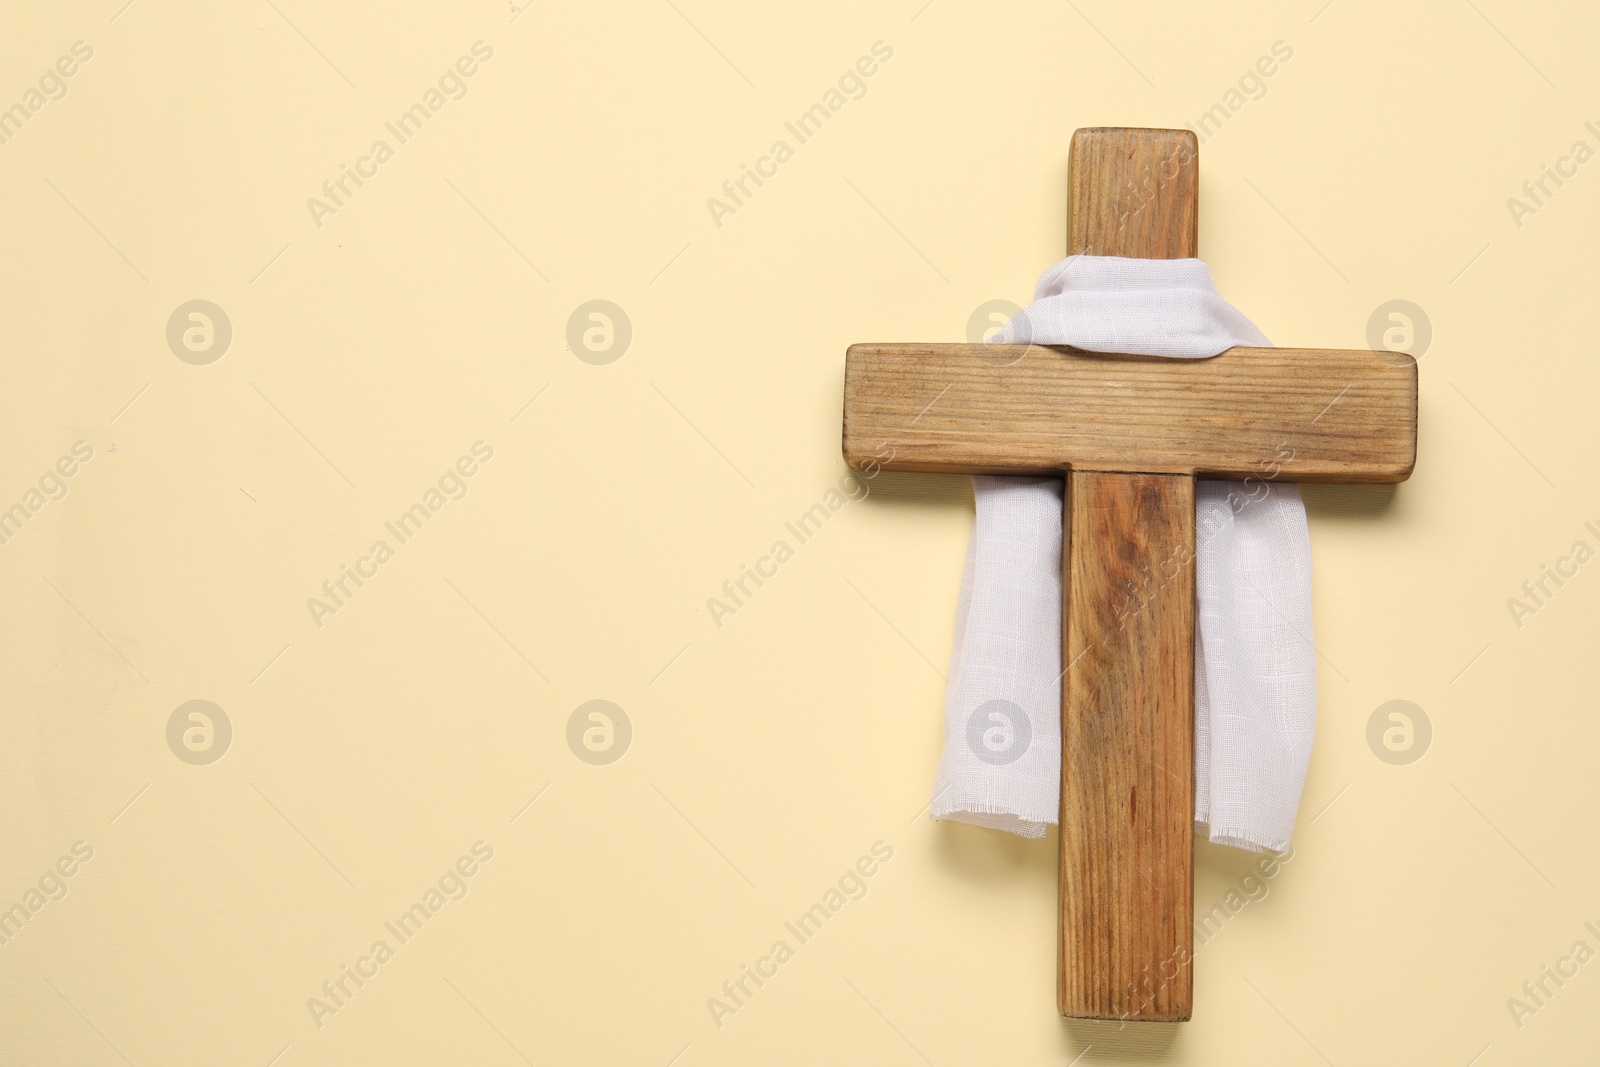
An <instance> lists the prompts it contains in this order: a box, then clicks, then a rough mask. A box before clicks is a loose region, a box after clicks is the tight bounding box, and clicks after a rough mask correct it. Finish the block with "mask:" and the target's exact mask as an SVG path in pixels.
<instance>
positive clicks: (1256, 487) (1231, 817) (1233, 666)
mask: <svg viewBox="0 0 1600 1067" xmlns="http://www.w3.org/2000/svg"><path fill="white" fill-rule="evenodd" d="M994 340H995V341H997V342H1005V343H1012V344H1018V343H1029V342H1031V343H1036V344H1047V345H1071V346H1073V347H1076V348H1081V349H1086V350H1089V351H1097V352H1125V353H1131V354H1138V355H1151V356H1169V357H1173V358H1180V359H1197V358H1205V357H1209V356H1215V355H1217V354H1218V353H1220V352H1223V351H1226V350H1227V349H1229V348H1232V347H1233V346H1235V345H1254V346H1265V345H1270V344H1271V342H1270V341H1268V340H1267V339H1266V337H1265V336H1263V335H1262V333H1261V331H1260V330H1258V329H1256V327H1255V326H1254V325H1253V324H1252V323H1251V322H1250V320H1249V319H1247V318H1245V317H1244V316H1243V315H1241V314H1240V313H1239V312H1238V310H1236V309H1235V308H1234V307H1233V306H1232V305H1230V304H1229V303H1228V302H1227V301H1225V300H1223V299H1222V297H1221V295H1220V294H1218V292H1217V289H1216V286H1215V284H1214V283H1213V282H1212V280H1211V272H1210V271H1209V270H1208V269H1207V268H1206V265H1205V263H1204V262H1202V261H1201V260H1198V259H1167V260H1160V259H1121V258H1116V257H1110V256H1069V257H1068V258H1066V259H1064V260H1062V261H1061V262H1060V263H1057V264H1056V265H1055V266H1053V267H1051V268H1050V269H1049V270H1048V271H1046V272H1045V274H1044V276H1043V277H1042V278H1040V279H1039V284H1038V287H1037V289H1036V291H1035V293H1034V301H1033V303H1032V304H1030V305H1029V306H1028V307H1027V308H1025V309H1024V310H1023V311H1022V312H1021V313H1020V314H1018V315H1017V316H1016V317H1015V318H1014V319H1012V321H1011V323H1010V324H1009V325H1008V326H1007V327H1006V329H1005V330H1003V331H1002V332H1001V333H1000V334H999V335H997V336H996V337H995V338H994ZM1052 358H1059V357H1052ZM1069 358H1070V357H1069ZM1292 448H1293V442H1292V441H1286V442H1284V443H1283V444H1282V446H1280V449H1279V451H1278V452H1277V453H1276V454H1274V455H1264V456H1262V457H1261V473H1260V475H1259V477H1256V478H1252V479H1249V480H1246V481H1234V482H1221V481H1202V482H1199V483H1198V485H1197V487H1196V493H1195V497H1196V503H1195V519H1196V523H1195V528H1196V537H1195V540H1196V588H1197V594H1198V601H1199V605H1198V618H1197V620H1196V623H1197V625H1196V632H1195V824H1196V829H1197V831H1198V832H1200V833H1204V834H1207V835H1208V836H1209V837H1210V839H1211V840H1212V841H1214V842H1217V843H1218V844H1225V845H1234V846H1236V847H1239V848H1245V849H1251V850H1258V849H1263V848H1269V849H1275V850H1280V851H1281V850H1283V849H1286V848H1288V846H1289V836H1290V832H1291V831H1292V829H1293V827H1294V821H1295V813H1296V811H1297V810H1298V808H1299V805H1300V793H1301V789H1302V787H1303V786H1304V784H1305V774H1306V766H1307V763H1308V762H1309V760H1310V757H1311V742H1312V736H1313V734H1314V732H1315V728H1316V654H1315V651H1314V650H1313V648H1312V644H1311V641H1312V633H1311V543H1310V539H1309V537H1308V536H1307V531H1306V514H1305V505H1304V504H1302V503H1301V500H1300V491H1299V489H1298V487H1296V486H1294V485H1291V484H1285V483H1281V482H1278V481H1275V480H1274V477H1275V475H1276V473H1277V468H1276V466H1275V463H1276V462H1278V461H1281V460H1282V459H1283V458H1286V457H1287V455H1289V454H1291V451H1290V450H1292ZM973 490H974V494H975V496H976V498H977V520H976V522H975V523H974V525H973V531H972V542H971V544H970V546H969V547H968V549H967V564H966V572H965V574H964V575H963V577H962V580H961V594H960V601H959V606H958V608H957V612H956V641H955V648H954V650H953V652H952V653H951V657H950V678H949V685H948V688H947V690H946V693H945V744H944V753H943V756H942V758H941V760H940V764H939V773H938V779H937V782H936V785H935V792H934V799H933V803H932V805H931V807H930V809H929V810H930V813H931V815H932V817H934V818H941V819H955V820H959V821H962V822H969V823H976V824H978V825H980V826H989V827H994V828H997V829H1002V830H1009V831H1011V832H1013V833H1018V834H1023V835H1025V836H1028V837H1039V836H1041V835H1043V833H1044V832H1045V827H1046V826H1048V825H1051V824H1054V823H1055V822H1056V821H1057V818H1058V813H1059V805H1060V793H1061V676H1062V673H1063V672H1062V663H1061V573H1060V572H1061V548H1062V544H1061V539H1062V523H1061V520H1062V482H1061V481H1060V480H1059V479H1055V478H999V477H977V478H974V479H973ZM1067 666H1068V669H1070V668H1071V665H1070V664H1069V665H1067Z"/></svg>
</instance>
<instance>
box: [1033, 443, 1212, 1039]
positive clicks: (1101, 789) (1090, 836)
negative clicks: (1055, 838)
mask: <svg viewBox="0 0 1600 1067" xmlns="http://www.w3.org/2000/svg"><path fill="white" fill-rule="evenodd" d="M1065 522H1066V529H1067V531H1068V538H1067V548H1066V550H1065V553H1064V559H1063V564H1062V579H1063V588H1064V589H1065V590H1066V603H1065V618H1064V625H1063V627H1062V650H1061V651H1062V659H1061V662H1062V664H1063V665H1064V666H1068V668H1069V669H1068V670H1067V671H1066V673H1065V674H1064V675H1063V677H1062V693H1061V696H1062V701H1061V703H1062V715H1061V881H1060V893H1061V939H1060V960H1059V962H1060V967H1059V972H1058V973H1059V975H1060V981H1059V985H1058V990H1057V993H1058V996H1057V999H1058V1002H1059V1007H1060V1010H1061V1014H1062V1015H1066V1016H1070V1017H1073V1018H1089V1019H1127V1020H1140V1021H1166V1022H1172V1021H1178V1020H1183V1019H1187V1018H1189V1015H1190V1011H1191V1009H1192V1003H1193V984H1194V975H1193V969H1192V967H1191V965H1190V964H1191V957H1192V953H1193V944H1192V937H1193V934H1192V927H1191V921H1192V915H1193V910H1194V907H1193V893H1194V890H1193V880H1192V862H1193V853H1194V845H1193V835H1194V748H1193V745H1194V619H1195V612H1194V596H1195V580H1194V567H1193V559H1194V548H1195V533H1194V531H1195V517H1194V479H1193V478H1191V477H1188V476H1187V475H1161V474H1140V475H1130V474H1103V473H1099V472H1095V471H1074V472H1072V474H1070V475H1069V476H1068V478H1067V499H1066V518H1065Z"/></svg>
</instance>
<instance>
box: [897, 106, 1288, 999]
mask: <svg viewBox="0 0 1600 1067" xmlns="http://www.w3.org/2000/svg"><path fill="white" fill-rule="evenodd" d="M1197 153H1198V149H1197V148H1196V146H1195V140H1194V135H1193V134H1190V133H1187V132H1183V131H1177V130H1079V131H1078V132H1077V133H1075V134H1074V135H1073V137H1072V159H1071V163H1070V164H1069V166H1068V170H1069V172H1070V179H1069V183H1070V186H1071V188H1070V190H1069V192H1070V197H1071V199H1070V202H1069V204H1068V219H1069V222H1068V232H1069V238H1068V248H1069V250H1073V251H1090V252H1093V253H1095V254H1098V255H1119V256H1130V257H1140V258H1145V259H1176V258H1181V257H1184V256H1193V255H1195V254H1196V238H1195V233H1196V220H1197V219H1198V217H1199V200H1200V182H1199V175H1200V163H1199V158H1198V155H1197ZM1130 197H1132V199H1131V200H1130ZM1024 362H1026V357H1025V358H1024ZM1034 362H1035V364H1036V365H1038V366H1040V367H1045V368H1049V369H1052V370H1057V371H1059V370H1060V369H1061V368H1063V367H1071V368H1074V369H1078V368H1095V369H1096V370H1098V371H1100V375H1097V377H1099V381H1098V382H1097V388H1096V389H1095V390H1094V391H1093V395H1092V396H1089V395H1086V396H1082V397H1081V398H1080V403H1081V405H1082V406H1081V407H1079V408H1076V409H1074V408H1061V407H1056V406H1055V405H1054V404H1052V405H1051V409H1052V410H1053V412H1054V414H1055V418H1056V434H1057V436H1058V438H1059V437H1060V436H1062V435H1063V434H1064V433H1069V432H1070V428H1075V427H1081V428H1085V429H1087V431H1088V434H1087V436H1085V437H1080V439H1079V441H1078V442H1075V444H1074V450H1076V445H1077V444H1079V443H1082V444H1086V443H1087V441H1088V440H1091V439H1092V440H1096V441H1098V448H1099V449H1100V451H1099V452H1097V453H1096V454H1097V455H1100V456H1102V457H1103V458H1105V459H1108V460H1114V463H1113V464H1107V465H1106V466H1107V469H1108V470H1126V469H1128V468H1127V467H1125V466H1121V464H1123V463H1126V462H1128V460H1129V459H1130V458H1131V459H1133V460H1135V461H1137V465H1136V466H1135V467H1134V468H1133V469H1134V470H1155V469H1160V467H1159V466H1158V465H1156V464H1152V463H1148V462H1146V461H1148V460H1152V459H1156V458H1158V454H1159V457H1160V458H1161V459H1162V460H1163V462H1165V463H1173V462H1176V463H1178V464H1179V469H1180V470H1183V469H1188V470H1193V469H1194V468H1193V464H1194V454H1193V451H1192V450H1193V449H1194V448H1195V446H1196V445H1197V444H1199V443H1200V441H1201V440H1205V441H1209V442H1212V443H1213V444H1216V445H1217V446H1219V448H1218V450H1217V452H1216V453H1214V454H1210V455H1208V456H1207V462H1211V461H1212V460H1218V461H1220V459H1221V456H1222V453H1223V452H1224V451H1226V452H1227V455H1228V456H1229V459H1228V460H1227V462H1226V463H1225V464H1221V465H1224V466H1226V467H1227V468H1228V469H1229V470H1236V469H1238V468H1240V467H1244V466H1246V465H1248V464H1250V463H1254V462H1257V461H1259V460H1260V458H1261V457H1259V456H1252V455H1251V452H1252V451H1253V450H1254V449H1255V447H1256V446H1257V445H1259V444H1262V443H1264V442H1265V441H1266V440H1267V438H1270V437H1271V436H1273V434H1272V433H1270V432H1268V433H1266V434H1265V436H1262V435H1260V434H1259V433H1258V434H1257V435H1248V434H1245V433H1243V432H1242V424H1243V423H1244V422H1245V420H1247V419H1248V418H1249V417H1250V415H1249V411H1250V408H1251V407H1252V400H1254V399H1255V398H1253V397H1251V398H1247V399H1245V400H1244V402H1243V403H1234V404H1231V405H1229V410H1230V411H1232V412H1233V414H1234V417H1233V418H1232V419H1226V420H1223V425H1221V426H1220V427H1218V429H1220V433H1217V432H1214V431H1213V427H1217V423H1216V421H1214V420H1215V419H1216V411H1215V409H1213V410H1211V411H1210V412H1209V413H1205V412H1202V411H1201V410H1200V409H1199V408H1194V407H1189V406H1187V405H1186V403H1185V401H1187V400H1189V399H1190V398H1191V397H1192V394H1193V391H1194V390H1193V386H1195V385H1197V384H1198V382H1199V378H1187V379H1183V382H1184V384H1183V385H1181V386H1178V387H1176V388H1172V387H1171V386H1170V384H1168V388H1167V389H1163V388H1161V386H1160V384H1158V383H1163V384H1166V383H1171V382H1172V381H1173V379H1169V378H1167V377H1165V375H1163V374H1161V373H1159V372H1160V371H1161V370H1163V369H1164V368H1163V364H1171V363H1174V362H1177V361H1174V360H1155V359H1120V360H1119V359H1105V358H1103V357H1095V358H1089V357H1076V356H1074V355H1072V354H1071V353H1068V352H1054V353H1051V354H1050V355H1049V356H1045V355H1044V354H1043V353H1041V354H1040V355H1039V358H1037V359H1035V360H1034ZM1208 362H1209V363H1210V366H1206V367H1203V368H1201V367H1196V369H1197V370H1200V369H1203V370H1206V371H1210V373H1209V374H1206V375H1203V377H1204V379H1205V380H1206V381H1209V382H1212V383H1214V384H1215V383H1217V382H1219V381H1226V380H1228V379H1231V380H1232V384H1231V388H1230V387H1227V386H1225V387H1224V388H1223V389H1221V390H1220V392H1221V393H1223V394H1227V393H1229V392H1231V389H1238V388H1239V387H1240V386H1241V385H1242V384H1243V382H1244V381H1245V380H1246V379H1250V380H1251V381H1252V382H1254V378H1253V375H1252V374H1251V373H1250V372H1252V371H1257V372H1259V371H1262V370H1264V368H1263V367H1261V366H1259V365H1258V362H1259V361H1258V360H1257V359H1252V358H1249V357H1246V358H1244V359H1242V360H1237V361H1225V362H1220V363H1219V362H1217V361H1216V360H1212V361H1208ZM1235 363H1237V364H1239V366H1238V368H1237V369H1238V370H1239V372H1240V373H1238V374H1229V371H1230V370H1233V369H1234V366H1235ZM1018 366H1020V364H1018ZM1007 369H1009V370H1011V371H1016V370H1017V366H1012V367H1010V368H1007ZM1107 371H1109V372H1110V373H1111V374H1112V375H1114V377H1111V378H1110V380H1109V381H1108V380H1107V378H1106V377H1104V375H1105V374H1106V372H1107ZM1152 372H1154V373H1153V376H1152ZM1267 377H1268V378H1269V380H1270V379H1271V378H1273V377H1276V378H1277V379H1278V383H1277V384H1279V385H1280V386H1285V387H1287V386H1288V384H1289V383H1288V381H1287V379H1286V376H1284V375H1282V374H1279V375H1276V376H1273V375H1268V376H1267ZM1016 378H1017V379H1018V380H1017V382H1016V387H1017V388H1019V389H1021V388H1024V387H1023V384H1022V381H1021V379H1022V376H1021V375H1016ZM1038 384H1040V383H1039V382H1037V381H1036V380H1033V379H1031V378H1030V379H1028V380H1027V385H1026V388H1027V389H1028V392H1029V395H1030V396H1032V399H1033V402H1034V403H1037V402H1038V401H1039V400H1040V399H1042V398H1041V396H1040V395H1038V394H1035V393H1033V387H1034V386H1035V385H1038ZM1254 388H1255V386H1254V384H1252V385H1249V386H1245V387H1244V391H1245V392H1247V393H1249V392H1253V390H1254ZM951 391H954V390H953V389H952V390H951ZM1283 392H1285V393H1288V392H1289V390H1288V389H1287V388H1284V389H1283ZM1209 398H1210V399H1218V396H1217V391H1216V390H1215V388H1214V387H1213V390H1212V393H1211V396H1210V397H1209ZM1052 399H1059V398H1052ZM1130 402H1131V403H1132V404H1133V405H1134V406H1135V407H1136V408H1137V410H1138V412H1139V414H1138V416H1137V421H1136V422H1122V421H1121V420H1119V419H1118V418H1117V417H1116V413H1118V412H1121V411H1125V410H1127V409H1126V408H1125V407H1123V405H1126V404H1128V403H1130ZM1183 410H1187V411H1190V412H1193V413H1194V417H1192V418H1189V419H1184V418H1182V417H1181V411H1183ZM924 417H926V416H924ZM919 421H920V420H919ZM1174 421H1176V423H1177V424H1178V425H1177V428H1176V432H1177V434H1178V436H1176V437H1173V436H1169V434H1170V433H1171V432H1172V430H1173V427H1172V423H1173V422H1174ZM1229 423H1232V425H1229ZM1313 428H1314V427H1313ZM1113 431H1117V432H1113ZM1111 437H1122V438H1123V440H1121V441H1108V440H1107V438H1111ZM1015 443H1018V442H1015V441H1010V442H1008V444H1015ZM1108 444H1109V445H1110V446H1111V447H1109V448H1107V447H1106V446H1107V445H1108ZM1157 445H1162V446H1166V447H1167V448H1168V449H1169V451H1166V452H1159V450H1158V449H1157V447H1156V446H1157ZM1125 449H1126V450H1127V451H1123V450H1125ZM1185 450H1188V451H1185ZM1183 457H1187V458H1186V459H1185V458H1183ZM1076 464H1077V465H1078V466H1084V465H1094V464H1084V462H1083V460H1082V459H1079V460H1077V461H1076ZM1252 469H1254V468H1252ZM1065 508H1066V514H1065V517H1064V520H1063V523H1064V525H1063V529H1064V530H1065V532H1066V535H1067V536H1066V537H1064V538H1063V539H1062V558H1061V568H1062V578H1063V584H1062V589H1063V597H1064V601H1065V603H1064V606H1063V614H1062V619H1061V645H1062V653H1063V655H1062V660H1061V663H1062V667H1063V670H1062V675H1061V854H1060V859H1061V879H1060V882H1059V887H1060V889H1059V892H1060V895H1061V898H1060V912H1061V929H1060V937H1059V942H1058V944H1059V951H1060V958H1059V961H1058V963H1059V966H1058V968H1057V972H1056V973H1057V981H1056V1001H1057V1007H1058V1008H1059V1009H1060V1011H1061V1014H1062V1015H1065V1016H1069V1017H1071V1018H1075V1019H1127V1020H1138V1021H1158V1022H1172V1021H1177V1020H1182V1019H1187V1018H1189V1016H1190V1013H1191V1012H1192V1011H1193V1007H1194V974H1193V971H1192V969H1191V967H1190V962H1191V961H1190V952H1191V943H1190V939H1191V937H1192V936H1193V935H1192V933H1191V923H1192V920H1193V914H1194V882H1193V878H1192V867H1193V856H1194V843H1193V834H1194V758H1193V745H1194V614H1195V605H1194V566H1193V560H1194V522H1195V520H1194V478H1193V476H1192V475H1191V474H1187V473H1178V474H1166V475H1162V474H1120V473H1103V472H1100V471H1093V470H1074V471H1073V472H1072V473H1071V474H1069V475H1068V476H1067V492H1066V502H1065ZM1180 959H1181V964H1182V965H1181V966H1175V962H1176V961H1179V960H1180Z"/></svg>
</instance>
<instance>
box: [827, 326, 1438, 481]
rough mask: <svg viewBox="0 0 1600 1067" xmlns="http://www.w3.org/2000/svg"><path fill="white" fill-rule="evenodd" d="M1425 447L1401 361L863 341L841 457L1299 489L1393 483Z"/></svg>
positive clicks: (1410, 376) (849, 374) (1411, 379)
mask: <svg viewBox="0 0 1600 1067" xmlns="http://www.w3.org/2000/svg"><path fill="white" fill-rule="evenodd" d="M1416 450H1417V367H1416V363H1415V361H1413V360H1412V359H1411V357H1409V356H1404V355H1397V354H1395V353H1392V352H1371V351H1359V350H1358V351H1339V350H1318V349H1302V348H1232V349H1229V350H1228V351H1226V352H1224V353H1222V354H1221V355H1219V356H1215V357H1213V358H1211V359H1160V358H1155V357H1139V356H1106V355H1100V354H1096V353H1090V352H1082V351H1079V350H1078V349H1073V348H1046V347H1042V346H1026V345H1004V346H996V345H969V344H858V345H852V346H851V347H850V350H849V352H848V353H847V354H846V357H845V403H844V455H845V460H846V462H848V463H849V464H850V465H851V466H853V467H856V468H858V469H859V468H861V467H863V466H865V465H866V464H867V463H868V462H876V463H879V464H880V465H882V466H884V467H885V468H887V469H889V470H902V471H940V472H946V473H959V474H1020V473H1042V472H1058V471H1062V470H1065V469H1068V468H1071V467H1087V468H1091V469H1094V470H1120V471H1144V472H1152V473H1169V474H1198V475H1203V476H1210V477H1218V478H1244V477H1247V476H1250V475H1254V476H1256V477H1261V476H1262V474H1263V470H1264V469H1265V468H1264V466H1263V465H1264V464H1266V463H1269V462H1275V463H1277V464H1279V465H1280V468H1281V469H1280V472H1279V474H1278V477H1281V478H1283V479H1285V480H1290V481H1302V482H1324V481H1326V482H1369V483H1387V482H1400V481H1404V480H1405V479H1406V477H1408V476H1409V475H1410V473H1411V469H1412V467H1413V465H1414V464H1415V462H1416ZM888 455H892V458H891V459H889V460H888V461H887V462H885V460H884V457H885V456H888Z"/></svg>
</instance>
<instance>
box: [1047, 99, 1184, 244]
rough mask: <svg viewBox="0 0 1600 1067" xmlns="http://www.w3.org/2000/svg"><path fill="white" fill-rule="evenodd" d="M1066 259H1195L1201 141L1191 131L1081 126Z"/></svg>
mask: <svg viewBox="0 0 1600 1067" xmlns="http://www.w3.org/2000/svg"><path fill="white" fill-rule="evenodd" d="M1067 204H1068V207H1069V211H1070V212H1071V218H1070V220H1069V222H1068V235H1067V254H1068V255H1079V254H1083V255H1091V256H1128V257H1130V258H1133V259H1187V258H1190V257H1192V256H1196V255H1198V254H1199V253H1198V251H1197V249H1198V248H1199V243H1200V242H1199V227H1200V144H1199V141H1198V140H1197V139H1196V138H1195V135H1194V134H1193V133H1191V132H1190V131H1188V130H1144V129H1130V128H1126V127H1109V128H1093V129H1081V130H1078V131H1077V132H1076V133H1074V134H1073V135H1072V148H1071V150H1070V151H1069V153H1068V158H1067Z"/></svg>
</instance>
